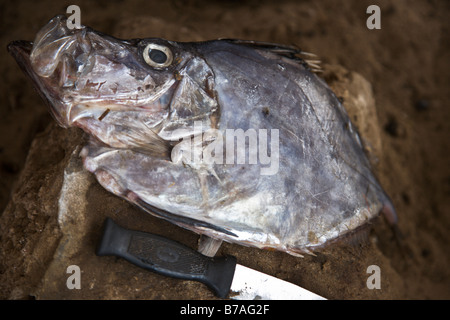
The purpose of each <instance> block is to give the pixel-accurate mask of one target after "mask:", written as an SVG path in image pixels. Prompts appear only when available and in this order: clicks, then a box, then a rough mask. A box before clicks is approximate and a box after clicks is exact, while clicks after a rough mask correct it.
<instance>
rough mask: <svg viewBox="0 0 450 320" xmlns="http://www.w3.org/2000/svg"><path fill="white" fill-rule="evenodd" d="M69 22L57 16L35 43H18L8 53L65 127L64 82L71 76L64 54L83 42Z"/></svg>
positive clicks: (9, 48) (66, 123)
mask: <svg viewBox="0 0 450 320" xmlns="http://www.w3.org/2000/svg"><path fill="white" fill-rule="evenodd" d="M66 20H67V18H66V17H65V16H62V15H59V16H56V17H54V18H53V19H51V20H50V21H49V22H48V23H47V24H46V25H45V26H44V27H43V28H42V29H41V30H40V31H39V32H38V34H37V36H36V39H35V41H34V42H31V41H23V40H19V41H13V42H11V43H9V44H8V46H7V50H8V52H9V53H10V54H11V55H12V56H13V57H14V59H15V60H16V61H17V63H18V65H19V66H20V68H21V69H22V71H23V72H24V73H25V74H26V75H28V77H30V79H31V80H32V82H33V86H34V88H35V89H36V90H37V91H38V93H39V95H40V96H41V97H42V99H43V100H44V101H45V102H46V104H47V105H48V106H49V108H50V111H51V114H52V116H53V117H54V118H55V120H56V121H57V122H58V124H59V125H61V126H62V127H68V126H69V123H68V121H67V103H65V101H64V99H63V92H62V89H61V84H63V82H64V80H65V79H63V78H67V76H69V72H68V71H67V70H66V69H67V67H66V64H67V62H66V60H67V55H65V54H64V52H65V51H66V50H67V49H68V47H69V46H71V45H73V44H74V43H76V41H77V40H79V38H81V37H76V34H77V32H78V31H77V30H74V31H72V30H69V29H68V28H67V25H66ZM61 62H62V63H61ZM57 69H58V70H57ZM55 84H56V85H55ZM58 84H59V85H58Z"/></svg>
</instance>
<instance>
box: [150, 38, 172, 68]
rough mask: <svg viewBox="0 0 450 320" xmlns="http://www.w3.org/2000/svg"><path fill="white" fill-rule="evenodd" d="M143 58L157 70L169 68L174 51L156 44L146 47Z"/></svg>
mask: <svg viewBox="0 0 450 320" xmlns="http://www.w3.org/2000/svg"><path fill="white" fill-rule="evenodd" d="M143 56H144V60H145V62H147V64H148V65H149V66H151V67H153V68H156V69H163V68H165V67H168V66H170V64H171V63H172V61H173V55H172V51H170V49H169V48H168V47H165V46H162V45H159V44H155V43H150V44H148V45H147V46H146V47H145V49H144V52H143Z"/></svg>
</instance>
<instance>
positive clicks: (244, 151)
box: [8, 15, 397, 255]
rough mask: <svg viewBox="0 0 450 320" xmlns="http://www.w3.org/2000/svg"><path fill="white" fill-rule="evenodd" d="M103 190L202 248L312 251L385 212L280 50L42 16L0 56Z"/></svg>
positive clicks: (368, 174) (388, 208) (356, 146)
mask: <svg viewBox="0 0 450 320" xmlns="http://www.w3.org/2000/svg"><path fill="white" fill-rule="evenodd" d="M8 49H9V51H10V53H11V54H12V55H13V56H14V57H15V59H16V60H17V62H18V63H19V65H20V66H21V68H22V69H23V70H24V72H25V73H26V74H27V75H28V76H29V77H30V78H31V79H32V80H33V84H34V86H35V87H36V88H37V90H38V92H39V93H40V95H41V96H42V97H43V99H44V100H45V101H46V102H47V103H48V104H49V106H50V110H51V113H52V115H53V117H54V118H55V120H56V121H57V122H58V124H59V125H61V126H62V127H66V128H67V127H72V126H76V127H79V128H81V129H83V130H84V131H85V132H86V133H87V134H88V135H89V136H90V139H89V142H88V143H87V145H86V146H84V147H83V149H82V151H81V153H80V155H81V157H82V159H83V164H84V167H85V168H86V169H87V170H89V171H90V172H92V173H93V174H94V175H95V176H96V178H97V180H98V182H99V183H100V184H101V185H102V186H103V187H104V188H105V189H107V190H108V191H110V192H112V193H113V194H115V195H117V196H119V197H122V198H124V199H126V200H128V201H130V202H132V203H134V204H135V205H137V206H138V207H140V208H142V209H143V210H145V211H147V212H149V213H151V214H153V215H155V216H157V217H160V218H163V219H166V220H168V221H170V222H172V223H174V224H176V225H178V226H181V227H184V228H187V229H189V230H192V231H194V232H197V233H199V234H202V235H206V236H209V237H211V238H214V239H219V240H225V241H228V242H233V243H238V244H241V245H247V246H254V247H258V248H264V249H266V248H271V249H276V250H281V251H284V252H287V253H289V254H292V255H301V254H303V253H312V252H313V251H314V250H316V249H318V248H320V247H323V246H325V245H327V244H329V243H331V242H333V241H335V240H337V239H340V238H342V237H343V236H344V235H348V234H350V233H352V232H353V231H355V230H356V229H358V228H359V227H361V226H363V225H366V224H367V222H369V221H370V220H371V219H373V218H374V217H376V216H378V215H379V213H380V212H383V213H385V215H386V217H387V219H388V221H389V222H391V223H392V224H395V223H396V221H397V216H396V213H395V210H394V208H393V205H392V203H391V201H390V199H389V197H388V196H387V195H386V193H385V192H384V191H383V189H382V187H381V186H380V184H379V182H378V181H377V179H376V178H375V176H374V174H373V173H372V171H371V167H370V163H369V161H368V159H367V157H366V155H365V154H364V151H363V147H362V143H361V141H360V138H359V136H358V133H357V130H356V128H354V126H353V125H352V123H351V121H350V119H349V117H348V115H347V113H346V111H345V109H344V107H343V106H342V105H341V104H340V102H339V100H338V99H337V98H336V96H335V94H334V93H333V92H332V91H331V89H330V88H329V87H328V86H327V84H326V83H325V82H324V81H323V80H322V79H320V78H319V77H318V76H317V75H316V74H315V73H314V72H312V71H314V70H311V68H312V69H314V68H317V65H316V64H314V63H313V62H311V63H309V64H308V62H305V60H303V59H302V58H301V55H302V52H301V51H300V50H299V49H297V48H295V47H292V46H284V45H279V44H272V43H265V42H254V41H245V40H233V39H222V40H212V41H205V42H185V43H181V42H173V41H168V40H164V39H160V38H146V39H131V40H122V39H117V38H115V37H112V36H108V35H105V34H103V33H100V32H97V31H95V30H93V29H91V28H89V27H85V26H81V27H80V28H74V29H69V28H68V27H67V19H66V18H65V17H64V16H62V15H59V16H56V17H54V18H53V19H51V20H50V21H49V22H48V24H47V25H45V26H44V27H43V28H42V29H41V30H40V31H39V32H38V34H37V36H36V38H35V40H34V42H27V41H14V42H12V43H11V44H10V45H9V46H8Z"/></svg>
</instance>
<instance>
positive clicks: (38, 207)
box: [0, 0, 450, 299]
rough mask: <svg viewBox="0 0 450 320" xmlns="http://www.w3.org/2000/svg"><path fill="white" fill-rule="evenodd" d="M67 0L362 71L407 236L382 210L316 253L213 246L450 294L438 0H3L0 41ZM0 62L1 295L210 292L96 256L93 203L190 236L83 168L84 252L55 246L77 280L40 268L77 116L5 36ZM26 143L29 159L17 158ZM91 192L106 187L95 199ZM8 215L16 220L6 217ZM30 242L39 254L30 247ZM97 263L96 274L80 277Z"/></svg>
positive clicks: (385, 295)
mask: <svg viewBox="0 0 450 320" xmlns="http://www.w3.org/2000/svg"><path fill="white" fill-rule="evenodd" d="M74 3H76V4H77V5H79V6H80V7H81V12H82V15H81V17H82V23H83V24H86V25H89V26H91V27H93V28H94V29H97V30H101V31H103V32H105V33H109V34H113V35H116V36H119V37H125V38H135V37H164V38H168V39H171V40H184V41H188V40H195V41H197V40H203V39H204V40H206V39H214V38H243V39H251V40H261V41H271V42H279V43H285V44H297V45H298V46H300V47H301V48H302V49H304V50H305V51H309V52H313V53H316V54H317V55H319V56H320V58H321V60H322V61H323V62H324V63H327V64H339V65H342V66H343V67H345V68H346V69H348V70H352V71H356V72H358V73H360V74H361V75H362V76H363V77H364V78H366V79H367V80H368V81H369V82H370V83H371V84H372V89H373V92H374V96H375V101H376V106H377V113H378V119H379V123H380V129H382V130H381V141H382V146H381V148H382V152H381V153H380V155H379V157H378V162H377V165H376V172H377V174H378V176H379V179H380V181H381V184H382V185H383V187H384V188H385V190H386V191H387V193H388V194H389V195H390V196H391V198H392V200H393V202H394V205H395V207H396V209H397V212H398V215H399V228H400V230H401V232H402V234H403V236H404V238H403V243H404V244H405V245H406V246H407V248H405V247H404V246H401V245H399V244H398V243H397V242H396V241H395V239H394V236H393V233H392V231H391V230H390V229H389V228H388V226H387V225H386V223H385V222H384V221H383V220H382V219H380V221H377V222H376V223H374V225H373V228H372V231H371V232H370V235H369V237H368V240H369V241H363V242H361V243H359V242H355V241H352V242H351V243H350V244H342V245H340V246H333V247H329V248H326V249H324V250H323V251H321V252H318V253H317V255H316V256H315V257H314V256H306V257H305V258H303V259H302V258H296V257H292V256H289V255H287V254H284V253H281V252H268V251H262V250H258V249H251V248H246V247H242V246H238V245H231V244H224V245H223V246H222V248H221V249H220V251H219V254H233V255H235V256H236V257H237V258H238V261H239V263H241V264H243V265H247V266H249V267H252V268H256V269H258V270H260V271H263V272H266V273H269V274H272V275H275V276H277V277H280V278H283V279H285V280H288V281H291V282H294V283H297V284H300V285H302V286H303V287H305V288H307V289H309V290H312V291H314V292H316V293H318V294H320V295H323V296H325V297H327V298H330V299H449V298H450V268H449V262H450V256H449V251H450V250H449V248H448V244H449V243H450V234H449V232H448V230H449V229H450V215H449V213H450V207H449V201H448V199H449V194H450V169H449V156H448V150H449V147H450V146H449V133H450V132H449V125H448V123H449V121H450V116H449V112H448V105H449V102H450V91H449V90H448V86H449V83H450V82H449V80H450V79H449V77H450V75H449V72H448V71H449V69H450V68H449V63H450V50H449V48H448V46H449V44H450V39H449V34H450V33H449V23H448V16H449V13H450V4H449V3H448V1H444V0H443V1H428V2H425V1H415V2H412V1H395V2H394V1H393V2H388V1H376V2H368V1H356V0H355V1H314V2H304V1H277V2H268V1H240V2H238V1H228V2H225V3H222V2H219V1H217V2H215V1H208V2H200V1H187V2H183V1H164V2H156V1H155V2H153V1H98V2H96V3H92V2H90V1H71V2H53V1H39V2H36V1H2V2H1V3H0V12H1V13H0V15H1V16H0V18H1V20H0V21H1V22H0V23H1V28H0V45H1V46H2V47H3V48H6V45H7V43H8V42H9V41H11V40H18V39H23V40H32V39H33V38H34V36H35V34H36V32H37V31H38V30H39V28H40V27H42V26H43V25H44V24H45V23H46V22H47V21H48V20H49V19H50V18H51V17H52V16H54V15H56V14H60V13H64V12H65V9H66V7H67V6H68V5H70V4H74ZM206 3H207V5H205V4H206ZM371 4H377V5H378V6H379V7H380V8H381V30H369V29H368V28H367V27H366V19H367V17H368V15H367V14H366V8H367V7H368V6H369V5H371ZM174 30H176V32H174ZM0 68H1V73H0V74H1V77H2V86H1V88H0V96H1V100H0V101H1V105H0V212H2V211H3V210H4V209H5V208H6V210H5V213H4V214H3V215H2V216H1V217H0V223H1V225H0V231H1V234H0V236H1V246H0V258H1V260H0V279H1V281H0V298H2V299H6V298H17V299H23V298H29V297H37V298H82V299H97V298H100V299H101V298H130V299H210V298H214V296H213V295H212V294H211V293H210V292H209V291H208V290H206V289H205V287H204V286H203V285H201V284H198V283H194V282H188V281H178V280H174V279H168V278H165V277H162V276H158V275H154V274H149V273H148V272H146V271H143V270H141V269H138V268H136V267H134V266H131V265H130V264H128V263H126V262H124V261H120V260H119V261H117V260H115V259H114V258H98V257H96V256H95V255H94V253H93V249H94V248H95V244H96V239H98V236H99V235H100V226H101V222H102V220H101V219H100V217H99V216H98V215H96V214H95V212H97V211H98V210H100V208H101V209H102V210H103V211H106V212H110V214H111V216H113V217H114V218H117V219H118V221H120V222H121V224H122V225H124V226H126V227H130V228H137V229H141V230H146V231H152V232H155V233H159V234H163V235H165V236H168V237H170V238H172V239H174V240H177V241H180V242H183V243H185V244H187V245H189V246H191V247H195V246H196V242H197V239H198V236H197V235H195V234H192V233H190V232H188V231H185V230H182V229H180V228H178V227H175V226H173V225H171V224H170V223H167V222H164V221H160V220H158V219H155V218H153V217H151V216H149V215H147V214H143V213H142V212H140V211H139V210H137V209H136V208H133V207H132V206H131V205H129V204H128V203H125V202H123V201H122V200H119V199H117V198H116V197H114V196H113V195H110V194H108V193H107V192H106V191H104V190H103V188H101V186H99V185H98V184H97V183H96V182H95V181H92V183H91V184H90V185H89V188H88V190H87V193H86V194H87V199H88V208H87V209H88V210H91V212H93V215H92V218H90V219H87V220H86V221H84V222H83V224H84V225H86V226H88V228H89V231H90V232H89V233H88V234H89V236H88V237H86V238H83V239H82V245H85V246H86V248H88V249H89V248H91V249H92V251H91V252H92V253H90V254H86V255H84V256H83V257H82V259H81V257H79V256H77V255H72V256H71V255H70V254H68V253H66V256H65V259H66V260H62V261H69V262H71V264H77V265H79V266H80V268H81V269H82V276H83V277H86V279H89V281H86V282H83V283H85V285H83V288H82V289H81V290H77V291H74V290H68V289H67V287H66V286H65V283H61V282H59V283H50V281H47V279H50V278H49V275H50V274H51V272H57V271H58V270H59V271H58V272H62V273H64V272H65V269H63V270H60V269H58V266H57V265H54V264H53V265H51V266H50V268H47V263H49V261H51V259H52V257H54V255H55V252H56V254H58V251H57V246H58V241H60V240H61V239H65V238H64V236H63V234H62V233H61V231H60V230H58V225H57V221H56V219H55V215H54V214H55V212H57V205H56V203H55V201H53V202H52V201H51V200H52V199H56V198H57V197H58V193H59V190H60V187H61V183H62V181H61V179H60V178H58V175H55V174H54V173H55V172H57V171H58V170H59V171H61V170H63V169H64V167H65V166H66V165H67V164H68V161H70V159H71V158H70V154H71V153H72V151H73V149H74V148H76V144H77V143H79V142H80V141H82V139H83V138H82V135H81V133H80V132H79V131H78V130H76V129H71V131H70V133H69V134H67V133H63V132H64V130H63V129H61V128H58V127H56V126H55V125H54V124H51V123H52V119H51V117H50V116H49V114H48V111H47V109H46V106H45V105H44V103H43V101H41V99H40V98H39V96H38V95H37V94H36V92H35V91H34V90H33V88H32V85H31V82H30V81H29V80H27V79H26V77H25V76H24V75H23V74H22V73H21V71H20V70H19V68H18V66H17V65H16V63H15V61H14V60H13V59H12V57H10V56H9V55H8V54H7V52H6V50H2V51H0ZM326 80H327V81H329V82H333V79H330V78H328V79H326ZM344 103H345V101H344ZM35 137H37V138H36V140H34V138H35ZM46 139H48V140H46ZM33 140H34V143H33V145H32V144H31V142H32V141H33ZM46 145H48V146H51V148H50V147H47V148H46V147H45V146H46ZM40 153H42V154H43V155H44V154H45V156H42V157H39V154H40ZM27 156H28V157H29V159H32V161H31V164H30V161H29V163H28V164H27V168H25V170H23V171H22V168H23V166H24V163H25V160H26V158H27ZM40 159H45V160H40ZM19 177H20V179H19ZM19 181H20V183H19ZM15 191H16V192H15ZM12 195H14V196H13V197H12ZM105 197H106V198H105ZM19 198H20V202H19V201H18V199H19ZM99 198H102V199H107V201H106V202H103V203H98V201H97V199H99ZM52 203H53V204H52ZM11 213H13V214H11ZM75 220H76V219H75ZM11 225H14V229H13V228H9V227H8V228H9V229H8V228H6V227H5V226H11ZM42 239H46V241H47V242H46V243H42ZM40 240H41V241H40ZM80 245H81V244H80ZM33 256H39V257H42V258H40V260H39V261H35V260H36V259H35V260H33V259H32V257H33ZM30 257H31V258H30ZM370 265H377V266H379V267H380V270H381V289H380V290H377V289H374V290H369V289H368V288H367V286H366V280H367V277H368V276H369V274H367V273H366V270H367V267H368V266H370ZM60 267H65V266H62V265H61V266H60ZM52 268H53V269H52ZM99 270H101V271H103V272H102V273H103V276H101V277H100V276H99V277H97V278H92V277H91V278H90V277H89V275H90V274H93V273H95V274H98V273H99ZM111 275H112V276H111ZM43 288H44V289H45V290H43ZM83 289H84V290H83Z"/></svg>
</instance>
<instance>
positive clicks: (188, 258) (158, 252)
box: [97, 218, 236, 298]
mask: <svg viewBox="0 0 450 320" xmlns="http://www.w3.org/2000/svg"><path fill="white" fill-rule="evenodd" d="M97 255H99V256H106V255H114V256H118V257H121V258H124V259H126V260H128V261H129V262H131V263H133V264H135V265H137V266H139V267H141V268H145V269H148V270H151V271H154V272H156V273H159V274H162V275H165V276H169V277H174V278H179V279H185V280H194V281H200V282H202V283H204V284H206V285H207V286H208V287H209V288H211V289H212V290H213V291H214V292H215V294H216V295H217V296H218V297H219V298H225V297H226V296H227V295H228V293H229V291H230V287H231V283H232V281H233V275H234V270H235V268H236V258H235V257H233V256H225V257H214V258H211V257H207V256H204V255H202V254H201V253H199V252H197V251H195V250H193V249H191V248H189V247H186V246H185V245H183V244H180V243H178V242H176V241H173V240H169V239H167V238H164V237H161V236H158V235H155V234H151V233H146V232H140V231H134V230H128V229H125V228H122V227H120V226H118V225H117V224H116V223H115V222H114V221H113V220H111V219H110V218H107V219H106V220H105V223H104V227H103V237H102V240H101V242H100V245H99V247H98V248H97Z"/></svg>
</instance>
